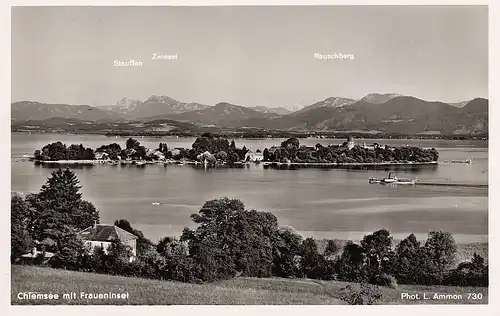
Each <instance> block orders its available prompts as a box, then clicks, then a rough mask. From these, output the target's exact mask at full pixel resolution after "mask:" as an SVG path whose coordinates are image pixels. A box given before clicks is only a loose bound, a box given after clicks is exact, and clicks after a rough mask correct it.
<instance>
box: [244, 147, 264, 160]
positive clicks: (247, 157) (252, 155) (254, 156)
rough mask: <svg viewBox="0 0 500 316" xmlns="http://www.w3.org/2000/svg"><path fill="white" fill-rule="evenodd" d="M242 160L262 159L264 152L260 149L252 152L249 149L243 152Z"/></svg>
mask: <svg viewBox="0 0 500 316" xmlns="http://www.w3.org/2000/svg"><path fill="white" fill-rule="evenodd" d="M244 160H245V161H252V162H257V161H262V160H264V154H263V153H262V152H261V151H260V150H257V151H256V152H254V151H252V150H251V149H250V150H249V151H248V152H247V153H246V154H245V159H244Z"/></svg>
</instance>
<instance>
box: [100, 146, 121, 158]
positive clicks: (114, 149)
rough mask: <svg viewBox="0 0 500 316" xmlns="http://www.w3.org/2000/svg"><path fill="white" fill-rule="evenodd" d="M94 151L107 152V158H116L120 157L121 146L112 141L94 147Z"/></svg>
mask: <svg viewBox="0 0 500 316" xmlns="http://www.w3.org/2000/svg"><path fill="white" fill-rule="evenodd" d="M96 152H101V153H106V154H108V157H109V159H111V160H118V159H119V158H121V154H122V148H121V146H120V144H117V143H112V144H109V145H102V146H101V147H99V148H97V149H96Z"/></svg>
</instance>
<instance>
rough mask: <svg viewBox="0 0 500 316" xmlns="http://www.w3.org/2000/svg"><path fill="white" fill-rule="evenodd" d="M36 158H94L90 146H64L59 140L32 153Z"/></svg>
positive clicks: (51, 159)
mask: <svg viewBox="0 0 500 316" xmlns="http://www.w3.org/2000/svg"><path fill="white" fill-rule="evenodd" d="M34 156H35V159H37V160H50V161H54V160H93V159H94V158H95V155H94V150H93V149H92V148H85V147H84V146H83V145H82V144H80V145H70V146H69V147H66V145H65V144H63V143H61V142H55V143H52V144H48V145H45V146H44V147H43V148H42V149H41V150H36V151H35V153H34Z"/></svg>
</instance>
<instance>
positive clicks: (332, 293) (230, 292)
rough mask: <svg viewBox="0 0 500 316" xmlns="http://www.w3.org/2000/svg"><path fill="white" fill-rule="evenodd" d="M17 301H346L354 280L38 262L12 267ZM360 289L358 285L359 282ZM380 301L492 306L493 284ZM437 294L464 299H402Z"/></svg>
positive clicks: (386, 292) (386, 296) (412, 289)
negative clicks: (155, 272)
mask: <svg viewBox="0 0 500 316" xmlns="http://www.w3.org/2000/svg"><path fill="white" fill-rule="evenodd" d="M11 272H12V275H11V302H12V304H13V305H19V304H111V305H118V304H133V305H141V304H144V305H170V304H209V305H213V304H230V305H234V304H278V305H279V304H312V305H316V304H331V305H334V304H346V303H345V302H344V301H342V300H340V299H339V297H340V296H341V295H342V293H343V289H344V288H345V286H346V285H348V284H349V283H346V282H337V281H329V282H323V281H317V280H308V279H278V278H271V279H256V278H236V279H232V280H226V281H220V282H216V283H211V284H201V285H200V284H186V283H178V282H167V281H156V280H148V279H139V278H127V277H120V276H109V275H100V274H93V273H83V272H73V271H66V270H55V269H50V268H40V267H33V266H17V265H13V266H12V270H11ZM353 286H354V287H356V286H357V284H353ZM381 289H382V295H383V296H382V300H381V301H380V302H379V304H421V303H426V304H486V303H487V302H488V289H487V288H472V287H469V288H461V287H451V286H433V287H429V286H408V285H400V286H399V287H398V288H397V289H390V288H381ZM20 292H39V293H46V294H48V293H54V294H55V293H58V294H59V295H62V294H63V293H71V292H75V293H76V297H77V298H76V299H62V298H59V299H58V300H52V301H50V300H45V301H43V300H38V301H36V300H35V301H28V300H20V299H18V298H17V295H18V293H20ZM80 292H86V293H108V292H113V293H128V299H114V300H98V299H94V300H90V299H80V298H79V297H80ZM404 292H407V293H410V294H416V293H419V294H420V296H423V294H424V293H426V294H427V296H432V295H434V293H438V294H461V295H462V296H463V298H462V299H443V300H433V299H429V300H425V301H423V300H401V298H400V296H401V293H404ZM467 293H481V294H482V299H480V300H479V299H476V300H472V299H468V298H467Z"/></svg>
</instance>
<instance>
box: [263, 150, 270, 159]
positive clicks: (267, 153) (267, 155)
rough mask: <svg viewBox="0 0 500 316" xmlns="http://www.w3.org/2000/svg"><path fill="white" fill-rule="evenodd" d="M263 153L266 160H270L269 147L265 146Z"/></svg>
mask: <svg viewBox="0 0 500 316" xmlns="http://www.w3.org/2000/svg"><path fill="white" fill-rule="evenodd" d="M262 155H263V159H264V161H270V160H269V149H267V148H264V153H263V154H262Z"/></svg>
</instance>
